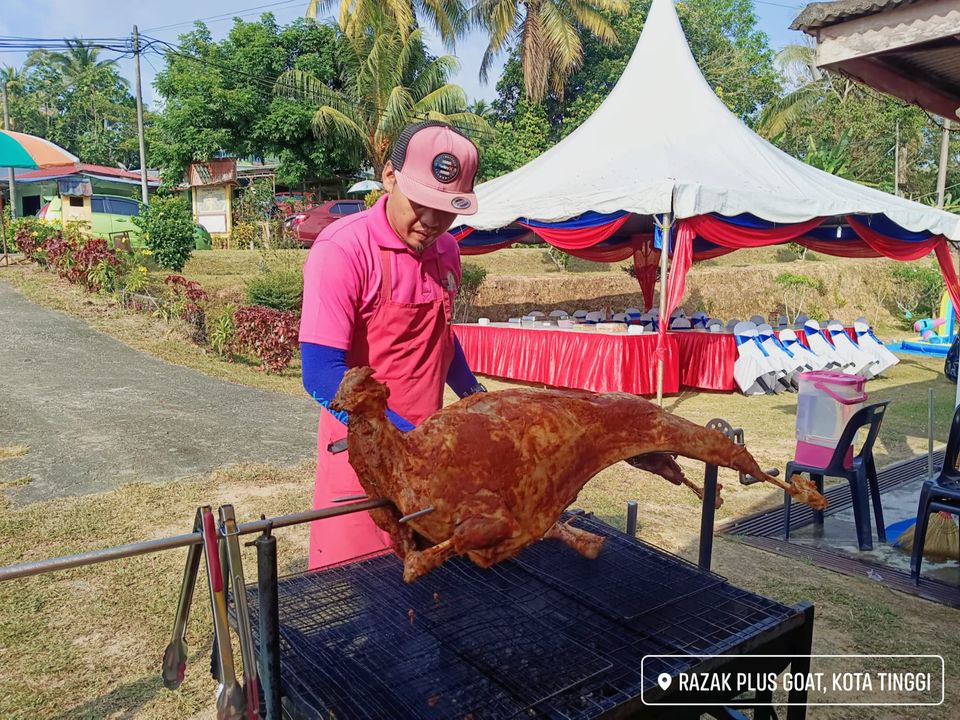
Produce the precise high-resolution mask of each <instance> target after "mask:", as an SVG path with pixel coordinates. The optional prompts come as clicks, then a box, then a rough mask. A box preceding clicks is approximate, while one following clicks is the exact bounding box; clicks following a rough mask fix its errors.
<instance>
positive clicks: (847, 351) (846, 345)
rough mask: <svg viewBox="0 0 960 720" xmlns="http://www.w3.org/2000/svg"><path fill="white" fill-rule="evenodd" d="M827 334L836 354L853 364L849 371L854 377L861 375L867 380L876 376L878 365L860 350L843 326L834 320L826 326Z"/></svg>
mask: <svg viewBox="0 0 960 720" xmlns="http://www.w3.org/2000/svg"><path fill="white" fill-rule="evenodd" d="M827 333H828V334H829V335H830V342H832V343H833V347H834V349H835V350H836V351H837V354H838V355H839V356H840V357H842V358H843V359H844V360H848V361H849V362H851V363H853V367H852V368H851V370H852V371H853V373H854V374H856V375H862V376H863V377H865V378H866V379H867V380H869V379H870V378H872V377H873V376H874V375H876V374H877V371H876V369H877V367H879V363H878V362H877V361H876V359H875V358H874V357H873V355H870V354H869V353H867V352H864V351H863V350H861V349H860V346H859V345H857V344H856V343H855V342H854V341H853V340H851V339H850V336H849V335H847V331H846V330H845V329H844V327H843V325H842V324H841V323H839V322H837V321H836V320H834V321H833V322H831V323H830V324H829V325H827Z"/></svg>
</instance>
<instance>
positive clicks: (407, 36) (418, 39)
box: [275, 12, 491, 177]
mask: <svg viewBox="0 0 960 720" xmlns="http://www.w3.org/2000/svg"><path fill="white" fill-rule="evenodd" d="M367 23H368V31H367V32H364V33H358V34H356V35H354V36H346V37H345V40H346V43H347V46H348V48H349V52H348V53H347V58H348V61H347V64H348V76H349V77H350V78H352V83H351V87H349V88H348V89H346V90H332V89H330V88H329V87H327V86H326V85H324V84H323V82H322V81H321V80H320V79H319V78H317V77H316V76H315V75H313V74H311V73H309V72H306V71H303V70H289V71H287V72H285V73H283V74H282V75H280V77H279V78H277V82H276V85H275V91H276V92H277V93H280V94H283V95H287V96H290V97H298V98H308V99H310V100H312V101H313V102H315V103H316V104H317V105H318V108H317V110H316V113H315V114H314V116H313V128H314V132H315V133H316V134H317V136H318V137H325V138H330V139H335V140H338V141H340V142H342V143H344V144H345V145H346V146H348V147H352V148H353V149H354V150H355V151H356V152H357V153H358V156H359V157H358V159H360V160H362V161H365V162H366V163H367V164H369V166H370V167H372V168H373V171H374V173H375V175H376V176H377V177H379V176H380V174H381V172H382V171H383V166H384V165H385V164H386V162H387V159H388V154H389V152H390V148H391V147H392V146H393V142H394V140H395V139H396V137H397V136H398V135H399V133H400V131H401V130H402V129H403V128H404V127H405V126H406V125H408V124H409V123H411V122H417V121H420V120H439V121H442V122H447V123H450V124H452V125H456V126H457V127H459V128H460V129H462V130H464V131H466V132H467V133H490V132H491V128H490V126H489V125H488V124H487V122H486V121H485V120H484V119H483V118H481V117H479V116H477V115H475V114H473V113H471V112H469V111H467V110H466V106H467V97H466V93H464V91H463V88H461V87H460V86H459V85H455V84H453V83H449V82H447V78H448V77H449V76H450V73H452V72H455V71H456V70H458V69H459V64H458V63H457V60H456V58H454V57H452V56H450V55H443V56H440V57H437V58H434V57H431V56H430V55H429V54H428V53H427V51H426V48H425V46H424V41H423V30H422V29H421V28H417V29H414V30H412V31H409V30H407V29H401V28H400V27H398V26H397V24H396V22H395V20H394V18H393V17H392V16H391V15H390V14H387V13H375V12H371V13H370V15H369V16H368V19H367Z"/></svg>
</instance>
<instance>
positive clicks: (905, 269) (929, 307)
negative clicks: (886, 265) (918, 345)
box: [890, 264, 944, 318]
mask: <svg viewBox="0 0 960 720" xmlns="http://www.w3.org/2000/svg"><path fill="white" fill-rule="evenodd" d="M890 277H891V278H892V280H893V283H892V285H893V293H892V297H893V301H894V302H895V303H896V304H897V307H898V308H900V310H901V311H902V312H903V313H904V315H908V314H909V315H911V316H912V315H919V316H920V317H930V318H933V317H937V316H938V315H939V314H940V296H941V295H942V294H943V290H944V282H943V275H941V273H940V269H939V268H938V267H937V266H935V265H913V264H910V265H908V264H900V265H897V267H895V268H893V269H892V270H891V271H890Z"/></svg>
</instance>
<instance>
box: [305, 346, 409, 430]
mask: <svg viewBox="0 0 960 720" xmlns="http://www.w3.org/2000/svg"><path fill="white" fill-rule="evenodd" d="M300 355H301V358H302V366H303V387H304V389H305V390H306V391H307V392H308V393H309V394H310V397H312V398H313V399H314V400H316V401H317V402H318V403H320V405H322V406H323V407H324V408H326V409H327V411H328V412H329V413H331V414H332V415H333V416H334V417H336V418H337V420H339V421H340V422H342V423H343V424H346V422H347V413H346V412H344V411H343V410H331V409H330V401H331V400H333V396H334V395H336V393H337V388H339V387H340V383H341V381H342V380H343V376H344V375H346V373H347V352H346V350H340V349H338V348H332V347H328V346H326V345H317V344H315V343H307V342H303V343H300ZM387 418H389V420H390V422H392V423H393V424H394V425H396V426H397V429H398V430H401V431H402V432H408V431H410V430H413V427H414V426H413V423H411V422H409V421H408V420H406V419H404V418H403V417H401V416H400V415H398V414H397V413H395V412H394V411H393V410H391V409H389V408H387Z"/></svg>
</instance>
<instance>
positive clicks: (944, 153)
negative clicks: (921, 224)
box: [937, 118, 960, 310]
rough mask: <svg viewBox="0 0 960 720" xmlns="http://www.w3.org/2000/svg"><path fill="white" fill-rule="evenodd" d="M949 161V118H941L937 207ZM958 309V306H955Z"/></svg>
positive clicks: (941, 202) (941, 203)
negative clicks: (941, 130) (941, 131)
mask: <svg viewBox="0 0 960 720" xmlns="http://www.w3.org/2000/svg"><path fill="white" fill-rule="evenodd" d="M949 162H950V120H949V119H948V118H944V119H943V134H942V135H941V137H940V165H939V167H938V168H937V207H938V208H940V209H943V203H944V200H945V199H946V189H947V164H948V163H949ZM956 309H957V310H960V308H956Z"/></svg>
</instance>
